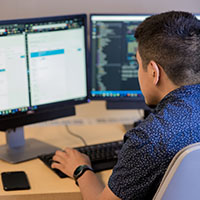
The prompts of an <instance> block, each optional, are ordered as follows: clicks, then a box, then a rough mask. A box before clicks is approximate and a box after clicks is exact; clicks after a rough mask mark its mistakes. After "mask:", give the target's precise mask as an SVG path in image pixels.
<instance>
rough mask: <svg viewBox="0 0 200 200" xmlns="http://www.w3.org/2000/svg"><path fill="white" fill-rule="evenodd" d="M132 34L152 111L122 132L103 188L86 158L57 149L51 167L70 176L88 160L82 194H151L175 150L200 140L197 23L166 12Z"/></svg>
mask: <svg viewBox="0 0 200 200" xmlns="http://www.w3.org/2000/svg"><path fill="white" fill-rule="evenodd" d="M135 37H136V39H137V41H138V51H137V61H138V64H139V71H138V76H139V82H140V87H141V90H142V92H143V95H144V97H145V101H146V104H148V105H149V106H153V107H155V112H154V113H151V114H150V115H149V116H148V117H147V118H146V119H145V120H144V121H143V122H141V123H140V124H139V125H138V126H137V127H136V128H134V129H132V130H130V131H128V132H127V133H126V135H125V137H124V145H123V147H122V150H121V152H120V153H119V158H118V163H117V164H116V166H115V167H114V169H113V173H112V175H111V177H110V179H109V182H108V185H107V186H105V187H104V186H103V185H102V184H101V183H100V182H99V180H98V179H97V177H96V175H95V174H94V173H93V172H92V171H91V170H89V167H87V166H91V165H90V161H89V159H88V157H86V156H85V155H83V154H81V153H79V152H77V151H76V150H73V149H69V148H66V150H65V152H61V151H57V152H56V154H55V156H54V158H53V159H54V161H56V162H55V163H53V164H52V167H53V168H57V169H59V170H61V171H62V172H64V173H66V174H67V175H69V176H70V177H73V175H74V172H75V174H76V173H77V170H78V171H79V170H80V167H79V166H80V165H86V170H85V172H84V173H83V174H81V175H80V177H78V179H77V183H78V185H79V187H80V191H81V194H82V196H83V199H91V200H95V199H98V200H117V199H125V200H128V199H152V197H153V196H154V194H155V192H156V190H157V188H158V186H159V183H160V181H161V179H162V177H163V175H164V173H165V171H166V169H167V167H168V165H169V163H170V161H171V159H172V158H173V157H174V155H175V154H176V153H177V152H178V151H179V150H180V149H182V148H183V147H185V146H187V145H189V144H191V143H195V142H200V123H199V122H200V84H199V83H200V22H199V21H198V20H197V19H196V18H195V17H194V16H193V15H192V14H190V13H186V12H175V11H172V12H166V13H162V14H159V15H154V16H151V17H149V18H147V19H146V20H145V21H144V22H143V23H141V24H140V25H139V27H138V28H137V30H136V33H135ZM78 167H79V168H78ZM77 168H78V169H77Z"/></svg>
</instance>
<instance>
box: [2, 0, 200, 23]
mask: <svg viewBox="0 0 200 200" xmlns="http://www.w3.org/2000/svg"><path fill="white" fill-rule="evenodd" d="M199 9H200V0H0V19H12V18H27V17H40V16H53V15H62V14H72V13H158V12H162V11H168V10H185V11H190V12H194V13H198V12H200V10H199Z"/></svg>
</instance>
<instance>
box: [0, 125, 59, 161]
mask: <svg viewBox="0 0 200 200" xmlns="http://www.w3.org/2000/svg"><path fill="white" fill-rule="evenodd" d="M6 141H7V144H5V145H1V146H0V159H2V160H4V161H7V162H9V163H19V162H23V161H26V160H31V159H34V158H37V156H38V155H41V154H45V153H51V152H55V151H56V150H58V149H59V148H58V147H56V146H53V145H50V144H47V143H45V142H42V141H39V140H36V139H33V138H31V139H26V140H25V139H24V128H23V127H19V128H16V129H11V130H7V131H6Z"/></svg>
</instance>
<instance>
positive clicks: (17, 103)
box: [0, 14, 88, 163]
mask: <svg viewBox="0 0 200 200" xmlns="http://www.w3.org/2000/svg"><path fill="white" fill-rule="evenodd" d="M86 31H87V26H86V15H84V14H81V15H71V16H55V17H44V18H32V19H18V20H8V21H0V130H1V131H6V139H7V144H6V145H3V146H0V158H1V159H3V160H6V161H8V162H11V163H17V162H21V161H24V160H28V159H32V158H34V157H36V156H38V154H42V153H49V152H52V151H55V150H56V149H58V148H57V147H54V146H51V145H48V144H46V143H43V142H41V141H37V140H34V139H28V140H26V141H25V140H24V134H23V126H24V125H27V124H32V123H36V122H42V121H46V120H52V119H56V118H60V117H65V116H71V115H74V114H75V108H74V106H75V105H76V104H81V103H85V102H87V101H88V76H87V74H88V69H87V41H86V35H87V34H86Z"/></svg>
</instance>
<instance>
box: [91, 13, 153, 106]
mask: <svg viewBox="0 0 200 200" xmlns="http://www.w3.org/2000/svg"><path fill="white" fill-rule="evenodd" d="M148 16H150V15H148V14H131V15H127V14H121V15H117V14H92V15H91V16H90V22H91V32H90V38H91V49H90V51H91V68H92V80H91V92H90V95H91V98H92V99H101V100H106V101H107V106H108V108H146V105H145V103H144V98H143V95H142V92H141V90H140V87H139V83H138V64H137V60H136V51H137V42H136V39H135V37H134V32H135V30H136V28H137V26H138V25H139V24H140V23H141V22H142V21H143V20H144V19H145V18H147V17H148ZM109 105H110V107H109Z"/></svg>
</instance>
